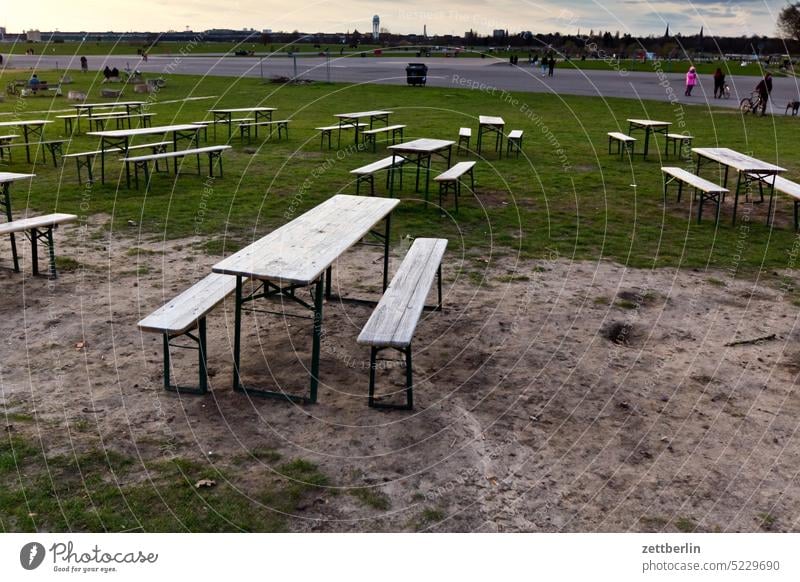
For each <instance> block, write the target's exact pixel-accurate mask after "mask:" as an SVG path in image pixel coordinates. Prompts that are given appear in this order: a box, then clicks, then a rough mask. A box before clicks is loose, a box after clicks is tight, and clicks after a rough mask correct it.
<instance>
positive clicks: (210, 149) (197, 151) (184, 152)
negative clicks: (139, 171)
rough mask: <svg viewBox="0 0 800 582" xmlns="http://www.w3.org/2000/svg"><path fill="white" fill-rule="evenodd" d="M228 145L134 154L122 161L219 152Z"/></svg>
mask: <svg viewBox="0 0 800 582" xmlns="http://www.w3.org/2000/svg"><path fill="white" fill-rule="evenodd" d="M231 147H232V146H229V145H218V146H206V147H202V148H194V149H189V150H178V151H177V152H164V153H163V154H150V155H147V156H135V157H132V158H123V159H122V161H123V162H148V161H152V160H165V159H170V158H180V157H183V156H193V155H196V154H207V153H209V152H221V151H224V150H229V149H231Z"/></svg>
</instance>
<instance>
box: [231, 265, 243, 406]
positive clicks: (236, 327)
mask: <svg viewBox="0 0 800 582" xmlns="http://www.w3.org/2000/svg"><path fill="white" fill-rule="evenodd" d="M242 286H243V279H242V277H241V276H240V275H237V276H236V311H235V315H234V323H233V389H234V390H236V391H241V390H242V379H241V375H240V374H239V357H240V355H241V347H242Z"/></svg>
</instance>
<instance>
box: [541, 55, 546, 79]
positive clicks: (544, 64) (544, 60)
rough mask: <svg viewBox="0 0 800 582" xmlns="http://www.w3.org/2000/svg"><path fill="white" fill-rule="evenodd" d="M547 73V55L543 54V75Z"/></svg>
mask: <svg viewBox="0 0 800 582" xmlns="http://www.w3.org/2000/svg"><path fill="white" fill-rule="evenodd" d="M546 74H547V57H546V56H544V55H542V77H544V76H545V75H546Z"/></svg>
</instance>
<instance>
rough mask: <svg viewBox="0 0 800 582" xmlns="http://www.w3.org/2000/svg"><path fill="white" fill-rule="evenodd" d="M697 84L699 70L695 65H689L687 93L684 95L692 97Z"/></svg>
mask: <svg viewBox="0 0 800 582" xmlns="http://www.w3.org/2000/svg"><path fill="white" fill-rule="evenodd" d="M695 85H697V71H695V70H694V67H689V72H688V73H686V93H684V95H686V96H687V97H691V96H692V89H694V86H695Z"/></svg>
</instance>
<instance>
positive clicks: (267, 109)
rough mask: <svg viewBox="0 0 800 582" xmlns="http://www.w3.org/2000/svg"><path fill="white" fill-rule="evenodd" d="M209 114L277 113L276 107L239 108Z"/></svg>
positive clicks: (210, 110) (211, 111) (211, 110)
mask: <svg viewBox="0 0 800 582" xmlns="http://www.w3.org/2000/svg"><path fill="white" fill-rule="evenodd" d="M208 111H209V113H243V112H246V111H251V112H255V111H258V112H261V111H277V109H276V108H274V107H237V108H235V109H209V110H208Z"/></svg>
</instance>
